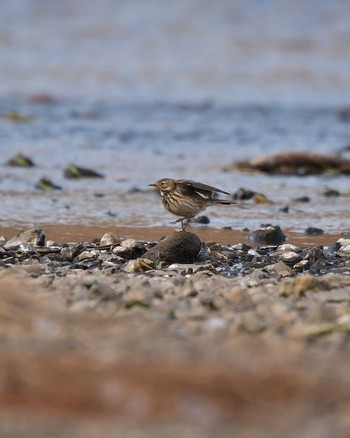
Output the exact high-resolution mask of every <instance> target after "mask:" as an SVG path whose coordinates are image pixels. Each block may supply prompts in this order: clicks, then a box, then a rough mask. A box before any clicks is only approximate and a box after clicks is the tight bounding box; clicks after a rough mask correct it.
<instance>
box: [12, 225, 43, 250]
mask: <svg viewBox="0 0 350 438" xmlns="http://www.w3.org/2000/svg"><path fill="white" fill-rule="evenodd" d="M23 244H28V245H32V246H34V247H35V246H43V245H44V244H45V233H44V231H43V230H42V229H40V228H30V229H29V230H26V231H22V232H21V233H19V234H17V235H16V236H15V237H13V238H12V239H10V240H8V241H7V242H6V243H5V244H4V248H5V249H7V250H16V249H19V248H20V246H21V245H23Z"/></svg>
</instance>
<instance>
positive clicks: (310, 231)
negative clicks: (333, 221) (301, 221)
mask: <svg viewBox="0 0 350 438" xmlns="http://www.w3.org/2000/svg"><path fill="white" fill-rule="evenodd" d="M304 232H305V234H306V235H307V236H317V235H319V234H323V230H322V229H321V228H316V227H308V228H306V230H305V231H304Z"/></svg>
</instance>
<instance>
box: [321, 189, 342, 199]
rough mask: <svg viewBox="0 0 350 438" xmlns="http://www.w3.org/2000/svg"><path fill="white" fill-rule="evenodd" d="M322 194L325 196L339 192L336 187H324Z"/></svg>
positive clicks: (336, 194)
mask: <svg viewBox="0 0 350 438" xmlns="http://www.w3.org/2000/svg"><path fill="white" fill-rule="evenodd" d="M323 195H324V196H327V197H333V196H340V192H339V191H338V190H336V189H331V188H330V187H326V188H325V190H324V192H323Z"/></svg>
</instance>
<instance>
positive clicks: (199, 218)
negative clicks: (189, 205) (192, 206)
mask: <svg viewBox="0 0 350 438" xmlns="http://www.w3.org/2000/svg"><path fill="white" fill-rule="evenodd" d="M191 222H193V223H196V224H203V225H207V224H209V223H210V219H209V218H208V216H197V217H195V218H194V219H192V221H191Z"/></svg>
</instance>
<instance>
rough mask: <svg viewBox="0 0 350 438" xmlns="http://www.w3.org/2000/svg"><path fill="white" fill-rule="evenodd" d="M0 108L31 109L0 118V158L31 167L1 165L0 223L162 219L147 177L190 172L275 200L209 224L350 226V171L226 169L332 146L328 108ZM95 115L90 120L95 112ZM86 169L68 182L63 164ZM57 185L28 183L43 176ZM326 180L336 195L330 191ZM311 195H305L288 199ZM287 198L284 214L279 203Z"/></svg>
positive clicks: (335, 133)
mask: <svg viewBox="0 0 350 438" xmlns="http://www.w3.org/2000/svg"><path fill="white" fill-rule="evenodd" d="M0 110H1V111H2V112H3V113H6V112H9V111H11V110H12V111H13V110H16V111H19V112H21V113H24V114H30V115H31V116H32V117H33V120H32V121H30V122H28V123H13V122H9V121H7V120H1V121H0V130H1V137H2V144H3V145H6V147H4V146H3V148H2V149H3V153H2V163H4V162H6V160H7V159H8V158H10V156H12V155H13V154H14V153H15V152H16V151H22V152H23V153H25V154H27V155H29V156H30V157H32V158H33V160H34V161H35V163H36V165H37V167H34V168H28V169H22V168H11V167H7V166H4V165H2V179H1V183H0V187H1V204H2V221H3V224H4V225H11V224H12V223H13V222H26V223H40V222H45V223H49V222H55V223H71V224H76V223H80V222H82V223H85V224H89V223H95V222H96V220H100V221H102V222H103V221H110V220H111V218H113V220H114V221H115V224H116V225H119V226H152V225H156V226H159V225H167V224H169V222H170V221H171V220H173V217H172V215H170V214H169V213H167V212H166V211H165V210H164V209H163V207H162V206H161V203H160V201H159V199H158V195H157V194H156V192H155V191H154V190H152V189H150V188H148V184H149V183H151V182H154V181H155V180H157V179H158V178H160V177H164V176H169V177H179V178H180V177H190V178H192V179H197V180H199V181H203V182H206V183H208V184H213V185H215V186H217V187H221V188H222V189H224V190H227V191H229V192H232V193H233V192H235V191H236V190H237V189H238V188H239V187H245V188H249V189H252V190H256V191H259V192H262V193H264V194H265V195H266V196H267V197H268V198H269V199H270V200H271V201H272V202H273V204H265V205H250V204H245V205H243V206H238V207H236V206H232V207H231V206H229V207H227V206H221V207H217V208H213V207H211V208H209V209H208V210H207V213H208V215H209V217H210V219H211V225H212V226H213V227H215V228H221V227H224V226H230V227H232V228H234V229H242V228H245V227H248V228H252V227H257V226H258V225H260V224H261V223H271V222H272V223H275V224H276V223H277V224H280V225H281V226H282V227H288V228H291V229H293V230H295V231H302V230H304V229H305V228H306V227H308V226H318V227H321V228H323V229H325V231H327V232H339V231H347V230H348V218H349V212H350V203H349V195H350V191H349V178H348V177H345V176H333V177H330V176H318V177H315V176H313V177H304V178H299V177H287V176H285V177H284V176H265V175H248V174H242V173H237V172H235V173H231V172H230V173H228V172H223V171H222V168H223V167H224V166H225V165H227V164H228V163H231V162H232V161H234V160H237V159H243V158H250V157H255V156H257V155H261V154H267V153H273V152H276V151H280V150H295V149H299V148H300V149H304V150H314V151H319V152H336V151H337V150H338V149H339V148H340V146H342V145H344V143H345V142H346V140H347V138H348V130H349V126H348V124H346V123H343V122H341V121H339V120H338V119H337V117H336V114H335V112H334V111H333V110H314V109H301V108H293V109H291V108H289V109H285V108H259V109H257V108H255V107H250V106H241V107H222V106H210V107H204V108H203V107H201V106H199V107H193V108H184V107H183V106H181V105H170V104H154V105H147V106H145V105H116V104H106V103H95V102H90V103H82V102H76V101H75V102H63V103H60V104H57V105H31V104H28V103H24V102H23V101H18V100H17V101H14V100H12V101H4V100H3V101H2V105H1V108H0ZM91 114H93V115H94V119H91ZM71 162H74V163H76V164H78V165H82V166H86V167H92V168H94V169H95V170H97V171H99V172H102V173H103V174H105V175H106V178H105V179H102V180H93V179H89V180H86V179H85V180H77V181H74V180H73V181H72V180H66V179H64V177H63V169H64V167H65V166H67V165H68V163H71ZM42 176H47V177H49V178H51V179H52V180H53V181H54V182H55V183H56V184H58V185H60V186H62V187H63V190H62V191H54V192H50V193H42V192H41V191H38V190H36V189H35V188H34V185H35V183H36V181H37V180H38V179H39V178H40V177H42ZM325 187H332V188H335V189H337V190H338V191H340V193H341V196H338V197H334V198H327V197H325V196H324V195H323V192H324V189H325ZM301 195H307V196H309V197H310V199H311V202H310V203H308V204H300V203H296V202H295V201H293V199H295V198H297V197H300V196H301ZM286 205H289V207H290V209H289V213H288V214H286V213H282V212H280V211H279V209H280V208H281V207H283V206H286Z"/></svg>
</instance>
